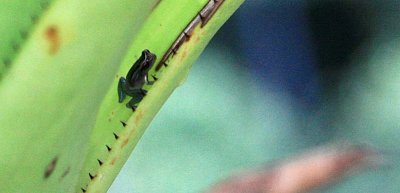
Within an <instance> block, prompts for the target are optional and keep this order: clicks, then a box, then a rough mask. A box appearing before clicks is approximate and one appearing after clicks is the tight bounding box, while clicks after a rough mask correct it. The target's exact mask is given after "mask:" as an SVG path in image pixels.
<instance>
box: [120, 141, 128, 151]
mask: <svg viewBox="0 0 400 193" xmlns="http://www.w3.org/2000/svg"><path fill="white" fill-rule="evenodd" d="M128 142H129V139H125V140H124V141H123V142H122V144H121V149H122V148H124V147H125V145H126V144H128Z"/></svg>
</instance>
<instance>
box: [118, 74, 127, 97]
mask: <svg viewBox="0 0 400 193" xmlns="http://www.w3.org/2000/svg"><path fill="white" fill-rule="evenodd" d="M125 86H126V79H125V78H124V77H121V78H119V82H118V102H119V103H122V101H124V99H125V96H126V94H125V89H124V88H125Z"/></svg>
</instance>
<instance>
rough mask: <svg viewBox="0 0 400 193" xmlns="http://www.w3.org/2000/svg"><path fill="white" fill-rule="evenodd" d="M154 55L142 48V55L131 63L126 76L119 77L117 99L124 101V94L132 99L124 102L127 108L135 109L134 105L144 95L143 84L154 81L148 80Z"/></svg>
mask: <svg viewBox="0 0 400 193" xmlns="http://www.w3.org/2000/svg"><path fill="white" fill-rule="evenodd" d="M156 58H157V57H156V55H155V54H153V53H151V52H150V51H149V50H147V49H146V50H143V51H142V56H140V58H139V59H138V60H137V61H136V62H135V63H134V64H133V65H132V67H131V69H130V70H129V72H128V74H127V75H126V78H124V77H121V78H120V79H119V82H118V100H119V103H122V101H124V99H125V97H126V95H128V96H131V97H132V99H131V100H130V101H129V102H128V103H127V104H126V107H127V108H131V109H132V110H134V111H135V109H136V105H135V104H137V103H138V102H140V101H141V100H142V99H143V97H144V96H145V95H146V92H147V91H146V90H144V89H143V86H144V85H145V84H148V85H152V84H153V83H154V82H153V81H149V79H148V72H149V70H150V69H151V67H152V66H153V64H154V62H155V61H156Z"/></svg>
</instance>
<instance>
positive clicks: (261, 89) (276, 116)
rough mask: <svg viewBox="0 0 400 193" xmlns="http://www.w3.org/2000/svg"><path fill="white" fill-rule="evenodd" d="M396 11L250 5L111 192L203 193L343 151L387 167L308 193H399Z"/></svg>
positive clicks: (342, 5) (346, 5) (390, 4)
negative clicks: (346, 147) (336, 148)
mask: <svg viewBox="0 0 400 193" xmlns="http://www.w3.org/2000/svg"><path fill="white" fill-rule="evenodd" d="M399 9H400V1H393V0H392V1H279V2H278V1H274V2H272V1H271V2H270V1H256V0H254V1H247V2H246V3H245V4H244V5H243V6H242V7H241V8H240V9H239V11H238V12H237V13H235V15H234V16H233V17H232V18H231V19H230V21H229V22H228V23H227V24H226V25H225V26H224V27H223V29H221V31H220V32H218V34H217V36H216V37H215V39H214V40H213V41H212V42H211V44H210V45H209V46H208V47H207V49H206V50H205V52H204V53H203V54H202V56H201V57H200V59H199V60H198V61H197V62H196V63H195V64H194V66H193V69H192V71H191V73H190V75H189V77H188V79H187V80H186V82H185V84H183V85H182V86H181V87H179V88H178V89H177V90H176V91H175V92H174V93H173V95H172V96H171V97H170V98H169V99H168V101H167V102H166V104H165V105H164V107H163V108H162V110H161V111H160V112H159V114H158V115H157V116H156V118H155V119H154V121H153V122H152V124H151V126H150V127H149V128H148V129H147V131H146V133H145V135H144V136H143V138H142V139H141V141H140V142H139V144H138V146H137V147H136V149H135V151H134V153H133V154H132V156H131V158H130V159H129V161H128V162H127V163H126V165H125V167H124V168H123V170H122V171H121V173H120V175H119V176H118V178H117V179H116V180H115V182H114V184H113V186H112V187H111V188H110V190H109V192H111V193H117V192H128V193H131V192H132V193H153V192H154V193H156V192H157V193H158V192H163V193H164V192H165V193H181V192H182V193H195V192H201V191H202V190H205V189H206V188H207V187H209V186H211V185H212V184H214V183H216V182H217V181H218V180H221V179H223V178H225V177H227V176H229V175H230V174H234V173H235V172H238V171H240V170H242V169H248V168H254V167H260V166H264V165H268V164H271V163H275V162H277V160H280V159H283V158H287V157H290V156H293V155H296V154H298V153H301V152H304V151H306V150H308V149H311V148H313V147H318V146H321V145H327V144H338V143H342V142H344V141H346V142H352V143H364V144H368V145H371V146H373V147H375V148H377V149H378V150H381V151H384V152H386V154H385V156H386V163H385V165H384V166H382V167H380V168H375V169H368V170H365V171H360V172H356V173H355V174H354V175H352V176H349V177H346V178H344V179H343V180H342V181H340V182H339V183H336V184H334V185H332V186H329V187H324V188H322V189H318V190H316V191H315V192H327V193H339V192H340V193H341V192H351V193H353V192H354V193H364V192H371V193H375V192H383V193H392V192H393V193H395V192H400V185H398V183H397V182H398V181H399V180H400V164H399V161H400V160H399V158H400V157H399V156H400V155H399V150H398V147H399V145H400V141H399V140H398V139H399V137H400V132H399V128H400V124H399V120H400V76H399V75H400V54H399V53H400V46H399V45H400V36H399V34H400V33H399V32H400V23H399V22H398V18H400V17H399V13H400V10H399ZM249 21H251V22H249ZM278 163H279V161H278Z"/></svg>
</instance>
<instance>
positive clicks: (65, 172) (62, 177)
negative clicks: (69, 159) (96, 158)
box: [59, 166, 71, 181]
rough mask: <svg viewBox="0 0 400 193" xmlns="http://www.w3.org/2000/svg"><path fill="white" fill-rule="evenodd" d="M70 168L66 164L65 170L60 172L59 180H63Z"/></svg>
mask: <svg viewBox="0 0 400 193" xmlns="http://www.w3.org/2000/svg"><path fill="white" fill-rule="evenodd" d="M70 170H71V167H69V166H68V167H67V169H65V171H64V172H63V173H62V175H61V177H60V180H59V181H61V180H63V179H64V178H65V177H66V176H67V175H68V174H69V171H70Z"/></svg>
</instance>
